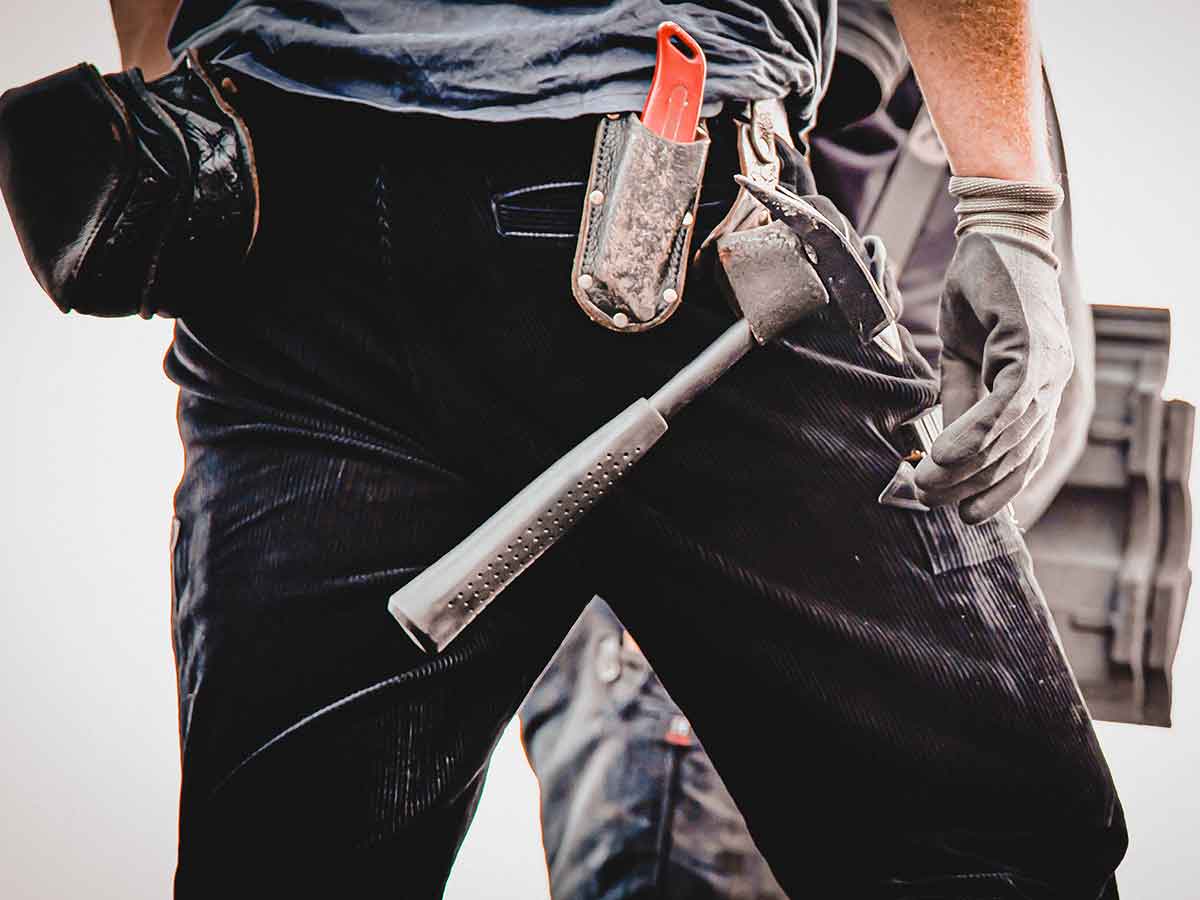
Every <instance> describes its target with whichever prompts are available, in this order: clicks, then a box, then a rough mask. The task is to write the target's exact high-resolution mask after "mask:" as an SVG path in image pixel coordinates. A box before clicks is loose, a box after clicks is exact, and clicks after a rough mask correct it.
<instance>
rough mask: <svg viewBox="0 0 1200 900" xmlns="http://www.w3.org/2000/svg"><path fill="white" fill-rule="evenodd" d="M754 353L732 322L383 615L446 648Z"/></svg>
mask: <svg viewBox="0 0 1200 900" xmlns="http://www.w3.org/2000/svg"><path fill="white" fill-rule="evenodd" d="M753 346H755V339H754V336H753V335H752V334H751V331H750V324H749V323H748V322H747V321H746V320H745V319H738V320H737V321H736V322H734V323H733V324H732V325H730V326H729V328H727V329H726V330H725V331H724V333H722V334H721V336H720V337H718V338H717V339H716V340H715V341H713V342H712V343H711V344H710V345H709V346H708V348H707V349H706V350H705V351H704V352H703V353H701V354H700V355H699V356H698V357H697V358H696V359H695V360H693V361H692V362H691V363H689V364H688V365H687V366H685V367H684V368H683V369H682V370H680V371H679V372H678V373H677V374H676V375H675V376H674V377H673V378H672V379H671V380H670V381H668V382H667V383H666V384H665V385H663V386H662V388H660V389H659V390H658V392H657V393H655V394H654V395H653V396H652V397H651V398H650V399H649V400H646V399H645V398H642V399H639V400H637V401H636V402H634V403H633V404H632V405H631V406H630V407H629V408H628V409H626V410H625V411H624V412H622V413H621V414H620V415H618V416H617V417H616V418H614V419H612V420H611V421H609V422H608V423H607V424H606V425H604V426H603V427H601V428H600V429H598V430H597V431H595V432H594V433H593V434H592V435H591V436H590V437H588V438H586V439H585V440H584V441H583V442H582V443H580V444H579V445H578V446H576V447H575V448H574V449H573V450H571V451H569V452H568V453H567V454H566V455H565V456H563V457H562V458H561V459H559V460H558V461H557V462H556V463H554V464H553V465H552V466H550V468H548V469H546V471H544V472H543V473H542V474H541V475H539V476H538V477H537V478H536V479H534V481H533V482H531V483H530V484H529V485H528V486H526V487H525V488H524V489H523V490H522V491H521V492H520V493H519V494H517V495H516V496H515V497H513V498H512V499H511V500H510V501H508V503H506V504H505V505H504V506H502V507H501V508H500V509H499V510H498V511H497V512H496V513H494V514H493V515H492V516H491V518H489V519H488V520H487V521H486V522H484V523H483V524H482V525H480V526H479V527H478V528H476V529H475V530H474V531H473V532H471V534H469V535H468V536H467V537H466V538H464V539H463V540H462V541H461V542H460V543H459V544H458V546H456V547H455V548H454V549H453V550H451V551H450V552H449V553H447V554H446V555H445V556H443V557H442V558H441V559H439V560H438V561H437V562H435V563H434V564H433V565H431V566H430V567H429V568H427V569H426V570H425V571H423V572H422V573H421V574H420V575H418V576H416V577H415V578H414V579H413V580H412V581H410V582H409V583H408V584H406V585H405V586H404V587H402V588H401V589H400V590H399V591H397V592H396V593H395V594H393V595H392V598H391V600H390V601H389V602H388V610H389V611H390V612H391V614H392V615H393V616H394V617H395V618H396V621H398V622H399V623H400V626H401V627H402V628H403V629H404V631H405V633H406V634H408V636H409V637H410V638H412V639H413V641H415V642H416V644H417V646H419V647H420V648H421V649H422V650H424V651H426V652H428V653H436V652H437V651H439V650H442V649H444V648H445V647H446V645H447V644H449V643H450V642H451V641H452V640H454V638H456V637H457V636H458V634H459V633H460V632H461V631H462V630H463V629H464V628H466V627H467V625H469V624H470V623H471V621H472V620H473V619H474V618H475V617H476V616H477V615H479V613H480V612H482V611H483V609H484V608H485V607H486V606H487V605H488V604H489V603H491V602H492V600H494V599H495V598H496V596H497V595H498V594H499V593H500V592H501V591H502V590H504V588H506V587H507V586H508V585H509V584H510V583H511V582H512V581H513V579H515V578H516V577H517V576H518V575H520V574H521V573H522V572H523V571H525V569H527V568H528V567H529V566H530V565H532V564H533V562H534V561H535V560H536V559H537V558H538V557H539V556H541V555H542V554H543V553H544V552H545V551H546V550H547V549H549V548H550V547H551V546H552V545H553V544H554V543H555V542H556V541H557V540H558V539H559V538H560V537H562V536H563V535H564V534H565V533H566V532H567V531H568V530H569V529H570V528H571V527H572V526H573V525H574V524H575V523H576V522H578V521H579V519H580V518H581V517H582V516H583V515H584V514H585V513H586V512H587V511H588V510H590V509H591V508H592V507H593V506H594V505H595V504H596V501H597V500H599V499H600V498H601V497H603V496H604V495H605V494H607V493H608V492H609V491H610V490H611V489H612V486H613V485H614V484H616V483H617V481H619V480H620V479H621V477H622V476H624V474H625V473H626V472H628V471H629V469H630V467H631V466H632V465H633V464H634V463H635V462H637V461H638V460H639V459H641V457H642V456H643V455H644V454H645V453H646V451H647V450H649V449H650V448H651V447H652V446H653V445H654V443H655V442H656V441H657V440H658V439H659V438H660V437H662V436H663V435H664V434H666V432H667V420H668V419H669V418H670V417H672V416H673V415H674V414H675V413H677V412H678V411H679V410H681V409H682V408H683V407H684V406H686V405H687V404H688V403H689V402H691V400H692V399H693V398H695V397H696V396H698V395H699V394H700V393H702V392H703V391H704V390H705V389H706V388H707V387H708V386H709V385H711V384H712V383H713V382H714V381H716V380H717V379H718V378H719V377H720V376H721V375H722V374H723V373H725V372H726V371H727V370H728V369H729V368H730V367H731V366H733V364H734V363H736V362H737V361H738V360H739V359H741V358H742V357H743V356H745V355H746V353H747V351H749V350H750V348H751V347H753Z"/></svg>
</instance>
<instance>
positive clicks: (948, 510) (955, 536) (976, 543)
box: [912, 506, 1025, 575]
mask: <svg viewBox="0 0 1200 900" xmlns="http://www.w3.org/2000/svg"><path fill="white" fill-rule="evenodd" d="M912 517H913V522H914V526H913V527H914V529H915V530H916V532H917V535H918V536H919V537H920V539H921V543H922V544H923V545H924V546H925V552H926V555H927V556H928V558H929V566H930V570H931V571H932V572H933V573H934V574H935V575H942V574H944V573H946V572H952V571H954V570H955V569H963V568H967V567H969V566H977V565H980V564H982V563H985V562H987V561H989V560H992V559H995V558H996V557H998V556H1009V555H1011V554H1013V553H1016V552H1017V551H1020V550H1023V549H1024V546H1025V544H1024V541H1023V540H1022V538H1021V533H1020V531H1019V530H1018V529H1017V523H1016V520H1015V519H1014V518H1013V516H1012V514H1011V513H1010V512H1009V510H1008V508H1007V507H1006V508H1005V509H1003V510H1001V511H1000V512H999V513H998V514H997V515H995V516H993V517H992V518H991V519H989V520H988V521H986V522H984V523H983V524H981V525H966V524H964V523H963V521H962V519H960V518H959V517H958V511H957V510H956V509H955V508H954V507H952V506H941V507H938V508H937V509H932V510H930V511H929V512H927V513H913V514H912Z"/></svg>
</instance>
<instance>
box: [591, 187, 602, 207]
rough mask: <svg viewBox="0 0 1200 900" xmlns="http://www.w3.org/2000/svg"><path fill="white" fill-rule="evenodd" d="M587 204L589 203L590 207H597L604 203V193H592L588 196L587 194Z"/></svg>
mask: <svg viewBox="0 0 1200 900" xmlns="http://www.w3.org/2000/svg"><path fill="white" fill-rule="evenodd" d="M588 202H589V203H591V204H592V206H599V205H600V204H601V203H603V202H604V191H592V192H591V193H590V194H588Z"/></svg>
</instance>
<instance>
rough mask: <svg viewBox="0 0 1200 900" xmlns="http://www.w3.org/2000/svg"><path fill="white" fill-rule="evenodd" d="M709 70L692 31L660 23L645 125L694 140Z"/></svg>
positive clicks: (644, 111) (657, 131)
mask: <svg viewBox="0 0 1200 900" xmlns="http://www.w3.org/2000/svg"><path fill="white" fill-rule="evenodd" d="M672 38H674V39H675V40H672ZM707 69H708V66H707V63H705V61H704V51H703V50H701V49H700V45H699V44H697V43H696V41H695V40H694V39H693V38H692V36H691V35H690V34H688V33H687V32H686V31H684V30H683V29H682V28H680V27H679V26H678V25H676V24H675V23H674V22H663V23H662V24H661V25H659V26H658V58H657V60H656V62H655V64H654V80H653V81H651V82H650V93H649V94H648V95H647V96H646V105H645V107H643V108H642V124H643V125H645V126H646V127H647V128H649V129H650V130H651V131H653V132H654V133H655V134H657V135H660V136H661V137H665V138H666V139H667V140H670V141H679V142H680V143H687V142H689V141H694V140H695V139H696V127H697V126H698V125H699V124H700V106H701V105H702V104H703V102H704V77H705V74H706V72H707Z"/></svg>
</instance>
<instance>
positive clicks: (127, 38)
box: [109, 0, 179, 80]
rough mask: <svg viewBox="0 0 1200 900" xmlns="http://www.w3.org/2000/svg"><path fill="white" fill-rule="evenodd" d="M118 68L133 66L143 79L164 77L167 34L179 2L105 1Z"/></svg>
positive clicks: (167, 61)
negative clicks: (118, 54) (118, 55)
mask: <svg viewBox="0 0 1200 900" xmlns="http://www.w3.org/2000/svg"><path fill="white" fill-rule="evenodd" d="M109 5H110V6H111V7H112V17H113V25H114V26H116V29H117V46H118V47H120V49H121V65H122V67H124V68H129V67H131V66H137V67H138V68H140V69H141V70H142V75H143V76H144V77H145V78H146V79H147V80H150V79H153V78H157V77H158V76H159V75H164V74H166V72H167V71H168V70H169V69H170V68H171V55H170V53H168V52H167V32H168V31H169V30H170V27H171V20H172V19H173V18H174V17H175V8H176V7H177V6H178V5H179V0H109Z"/></svg>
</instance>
